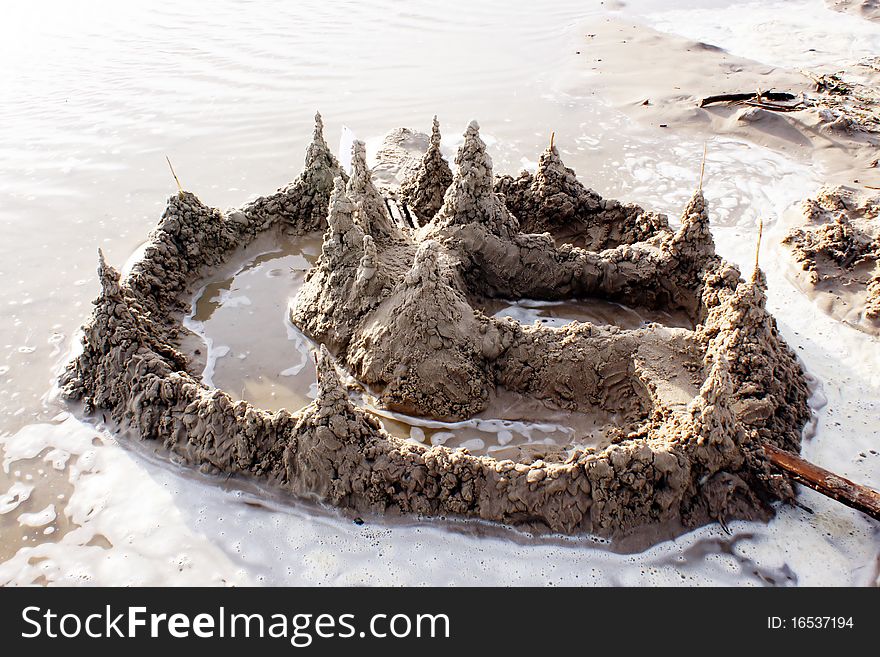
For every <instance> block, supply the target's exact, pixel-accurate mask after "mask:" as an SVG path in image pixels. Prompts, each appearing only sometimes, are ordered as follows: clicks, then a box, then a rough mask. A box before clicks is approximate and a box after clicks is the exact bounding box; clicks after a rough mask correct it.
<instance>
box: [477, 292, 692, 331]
mask: <svg viewBox="0 0 880 657" xmlns="http://www.w3.org/2000/svg"><path fill="white" fill-rule="evenodd" d="M480 309H481V310H482V311H483V312H484V313H485V314H487V315H489V316H492V317H499V318H500V317H512V318H513V319H515V320H516V321H518V322H519V323H520V324H534V323H535V322H538V323H540V324H544V325H546V326H551V327H554V328H555V327H559V326H565V325H566V324H571V323H572V322H589V323H591V324H596V325H600V326H617V327H619V328H622V329H638V328H644V327H645V326H647V325H648V324H651V323H657V324H663V325H664V326H670V327H676V328H685V329H689V330H693V329H694V323H693V321H692V320H691V318H690V317H689V316H688V314H687V313H685V312H683V311H665V310H650V309H647V308H631V307H629V306H625V305H624V304H622V303H615V302H613V301H605V300H604V299H568V300H564V301H542V300H539V299H519V300H517V301H513V300H509V299H488V300H485V301H483V302H482V303H481V304H480Z"/></svg>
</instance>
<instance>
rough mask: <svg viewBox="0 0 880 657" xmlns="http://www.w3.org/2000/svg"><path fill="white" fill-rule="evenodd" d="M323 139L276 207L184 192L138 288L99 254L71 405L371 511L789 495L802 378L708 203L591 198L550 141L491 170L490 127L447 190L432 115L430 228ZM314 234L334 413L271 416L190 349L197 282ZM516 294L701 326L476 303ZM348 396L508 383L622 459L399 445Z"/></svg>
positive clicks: (68, 386)
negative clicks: (235, 259) (605, 322)
mask: <svg viewBox="0 0 880 657" xmlns="http://www.w3.org/2000/svg"><path fill="white" fill-rule="evenodd" d="M320 128H321V126H320V121H318V125H317V127H316V132H315V138H314V141H313V144H312V146H311V147H310V148H309V154H308V156H307V160H306V170H305V171H304V172H303V174H302V175H301V176H300V177H299V178H298V179H297V180H295V181H294V182H293V183H291V184H290V185H288V186H287V187H285V188H284V189H282V190H280V191H279V192H278V193H276V194H275V195H273V196H270V197H267V198H265V199H259V200H258V201H255V202H254V203H252V204H250V205H248V206H246V207H244V208H242V209H241V210H235V211H231V212H227V213H223V212H220V211H218V210H215V209H211V208H208V207H207V206H205V205H203V204H202V203H201V202H200V201H199V200H198V199H197V198H196V197H195V196H193V195H192V194H189V193H185V192H181V193H180V194H179V195H176V196H174V197H172V198H171V199H169V202H168V207H167V209H166V211H165V213H164V215H163V218H162V220H161V221H160V223H159V226H158V227H157V228H156V230H154V231H153V233H152V234H151V236H150V244H149V246H148V248H147V249H146V251H145V253H144V257H143V259H142V260H141V261H140V262H138V263H137V264H135V266H134V267H133V268H132V271H131V273H130V274H129V275H128V276H126V277H125V278H124V279H122V280H120V277H119V275H118V273H116V272H115V271H114V270H113V269H112V268H111V267H109V266H108V265H106V264H105V263H104V262H103V259H102V261H101V263H100V269H99V274H100V277H101V282H102V293H101V295H100V296H99V298H98V299H97V300H96V302H95V310H94V313H93V315H92V317H91V318H90V320H89V321H88V323H87V324H86V325H85V327H84V340H83V343H84V349H83V352H82V354H81V355H80V356H78V357H77V358H76V359H75V360H74V361H73V362H72V363H71V364H70V365H69V367H68V369H67V371H66V373H65V375H64V376H63V378H62V385H63V387H64V390H65V392H66V393H67V395H68V396H69V397H71V398H74V399H82V400H83V401H84V403H85V407H86V409H87V410H91V409H98V408H100V409H103V410H106V411H108V412H109V413H110V414H111V415H112V417H113V418H114V419H115V420H116V421H118V422H120V423H122V424H123V425H125V426H126V427H128V428H130V429H132V430H133V432H134V433H135V435H138V436H139V437H140V438H142V439H151V440H160V441H162V442H163V443H164V444H165V445H166V446H167V447H168V448H170V449H171V450H173V451H175V452H177V453H179V454H181V455H183V456H184V457H185V458H186V459H187V460H189V461H190V462H192V463H194V464H200V465H202V466H203V467H206V468H208V469H211V468H214V469H217V470H219V471H224V472H228V473H242V474H248V475H252V476H258V477H261V478H265V479H267V480H269V481H271V482H273V483H276V484H277V485H279V486H281V487H283V488H286V489H288V490H290V491H292V492H294V493H297V494H302V495H317V496H318V497H319V498H321V499H324V500H327V501H328V502H330V503H332V504H336V505H341V506H345V507H349V508H352V509H356V510H359V511H364V510H371V511H377V512H382V511H387V510H397V511H402V512H410V513H420V514H430V515H445V514H459V515H466V516H474V517H479V518H483V519H487V520H494V521H499V522H504V523H510V524H520V525H527V526H530V527H534V528H540V529H544V530H547V529H549V530H552V531H556V532H566V533H577V532H591V533H594V534H600V535H612V534H619V533H623V532H628V531H631V530H633V529H635V528H637V527H642V526H645V525H653V524H658V523H666V522H683V523H684V524H685V525H694V524H700V523H705V522H707V521H710V520H714V519H718V520H721V521H723V520H725V519H729V518H766V517H768V515H769V514H770V513H771V512H772V509H771V507H770V503H771V502H772V501H774V500H777V499H788V498H790V496H791V495H792V491H791V488H790V486H789V484H788V482H787V481H786V480H785V479H784V478H781V477H779V476H773V475H771V474H770V471H769V466H768V464H767V461H766V458H765V456H764V453H763V451H762V448H761V446H762V445H763V444H764V443H768V442H769V443H772V444H774V445H777V446H780V447H784V448H787V449H793V450H797V449H799V446H800V433H801V429H802V427H803V424H804V422H805V421H806V419H807V416H808V409H807V405H806V397H807V390H806V384H805V381H804V377H803V373H802V371H801V369H800V367H799V365H798V363H797V361H796V359H795V357H794V356H793V355H792V353H791V352H790V350H789V349H788V347H787V346H786V345H785V344H784V343H783V342H782V340H781V338H780V337H779V335H778V333H777V331H776V326H775V322H774V320H773V318H772V317H771V316H770V315H769V314H768V313H767V312H766V310H765V295H764V292H765V288H766V283H765V280H764V278H763V275H762V274H761V273H760V271H757V272H756V274H755V275H754V276H753V277H752V279H751V280H749V281H744V280H742V279H741V277H740V274H739V271H738V270H737V269H736V268H735V267H734V266H733V265H731V264H729V263H727V262H725V261H723V260H722V259H720V258H719V257H718V256H717V255H716V254H715V248H714V243H713V240H712V236H711V232H710V230H709V216H708V211H707V208H706V203H705V199H704V198H703V196H702V194H701V192H699V191H698V192H696V193H695V194H694V196H693V198H692V199H691V201H690V203H689V204H688V206H687V208H686V209H685V212H684V213H683V215H682V218H681V226H680V227H679V228H678V229H677V230H673V229H672V228H670V226H669V225H668V222H667V221H666V219H665V217H661V216H660V215H654V214H652V213H649V212H645V211H643V210H642V209H641V208H638V207H637V206H631V205H621V204H619V203H617V202H615V201H605V200H602V199H600V198H599V197H598V195H596V194H595V193H594V192H591V191H589V190H587V189H585V188H584V187H583V186H582V185H581V184H580V183H579V182H578V181H577V179H576V177H575V175H574V173H573V172H572V171H571V170H570V169H567V168H566V167H565V166H564V165H563V163H562V162H561V160H560V158H559V153H558V151H557V150H556V149H555V148H554V147H553V146H552V145H551V146H550V147H549V148H548V149H547V151H546V152H545V153H544V154H543V155H542V156H541V159H540V164H539V168H538V171H537V172H536V174H535V175H534V176H531V177H529V176H520V177H519V178H516V179H514V178H509V177H501V178H495V177H494V176H493V171H492V162H491V159H490V158H489V155H488V153H487V152H486V149H485V144H484V143H483V142H482V140H481V139H480V136H479V128H478V126H477V124H476V123H471V124H470V125H469V126H468V128H467V131H466V132H465V135H464V137H465V139H464V143H463V144H462V146H461V148H460V150H459V152H458V155H457V157H456V160H455V164H456V172H455V174H454V176H452V177H451V178H450V177H449V176H448V175H447V172H448V169H444V166H445V162H443V161H442V158H440V157H439V128H438V126H437V125H436V124H435V130H434V136H433V138H432V139H431V141H430V143H429V145H428V150H427V153H426V154H425V157H424V158H423V160H422V162H421V164H420V166H418V167H414V168H413V169H412V170H411V171H410V172H408V175H407V176H406V180H405V182H404V184H403V185H402V186H401V190H400V192H399V193H400V198H402V199H405V201H404V204H409V205H410V206H411V207H412V209H413V210H414V212H415V213H416V215H417V216H418V217H419V218H420V219H421V221H420V222H419V223H421V224H423V225H421V226H420V227H412V226H409V225H406V224H404V223H402V222H401V221H400V220H399V218H398V220H397V221H396V220H395V217H394V215H393V214H392V213H391V211H390V210H389V204H388V203H386V202H385V199H384V198H383V195H382V193H381V192H380V191H379V190H378V188H377V187H376V186H375V184H374V183H373V181H372V177H371V174H370V171H369V170H368V169H367V167H366V159H365V157H364V148H363V144H360V143H355V146H354V149H353V161H352V174H351V177H350V178H348V179H347V178H346V176H345V175H344V174H343V173H342V171H341V169H340V168H339V166H338V163H337V162H336V161H335V160H334V159H333V157H332V156H331V155H330V154H329V152H328V151H327V148H326V144H325V143H324V140H323V137H322V136H321V129H320ZM441 192H442V193H441ZM441 199H442V201H441ZM319 217H320V220H319V219H318V218H319ZM319 225H320V226H323V227H325V233H324V238H323V249H322V253H321V256H320V258H319V259H318V261H317V263H316V264H315V266H314V267H313V269H312V270H311V271H310V272H309V274H308V276H307V280H306V281H305V283H304V284H303V287H302V288H301V289H300V291H299V292H298V294H297V296H296V298H295V299H294V300H293V302H292V304H291V309H290V316H291V319H292V321H293V322H294V323H295V324H296V325H297V326H298V327H299V328H300V329H301V330H302V331H303V332H304V333H306V334H307V335H309V336H310V337H311V338H312V339H314V340H315V341H316V342H318V343H320V345H321V346H320V353H319V354H318V356H317V361H318V377H319V394H318V398H317V400H316V401H315V402H314V403H312V404H311V405H309V406H307V407H305V408H303V409H299V410H296V411H295V412H293V411H288V410H280V411H278V412H275V413H269V412H267V411H265V410H262V409H259V408H255V407H253V406H252V405H250V404H249V403H247V402H244V401H238V402H236V401H233V400H232V399H231V398H230V397H229V395H227V394H226V393H225V392H223V391H221V390H216V389H212V388H210V387H208V386H205V385H203V384H202V383H200V382H199V375H198V374H199V373H198V372H195V371H193V370H195V369H196V367H195V365H194V363H193V362H192V361H190V359H188V357H187V356H186V355H185V354H183V353H182V351H181V349H179V348H178V347H179V344H180V336H179V333H180V327H179V321H180V316H181V312H182V308H183V306H184V305H185V302H186V299H187V294H188V293H189V290H190V289H191V287H192V286H193V284H194V283H195V282H196V281H197V280H198V279H199V277H200V276H202V275H203V274H204V273H205V272H206V271H207V269H208V268H209V267H211V266H213V265H215V264H217V263H218V262H222V261H223V260H225V259H226V258H228V257H229V256H230V254H232V253H233V252H234V251H235V250H236V249H238V248H240V247H241V246H243V245H245V244H247V243H249V242H250V241H252V240H253V239H254V238H255V237H256V236H257V235H258V234H260V233H263V232H265V231H267V230H269V229H270V228H276V227H279V226H280V227H283V228H284V229H285V230H288V231H293V232H296V231H301V232H303V233H305V232H307V231H308V230H311V229H313V228H314V227H315V226H319ZM523 227H526V228H528V229H529V230H532V229H535V230H537V229H540V230H542V231H546V232H544V233H541V234H536V233H534V232H524V230H523ZM498 298H502V299H521V298H529V299H539V300H541V299H543V300H554V299H579V300H581V301H580V302H581V303H584V304H589V303H590V300H591V299H601V300H606V301H615V302H620V303H625V304H628V305H630V306H635V307H644V308H652V309H664V310H677V311H682V312H685V313H687V314H688V315H689V316H690V317H691V319H692V321H693V324H694V326H695V328H694V329H693V330H690V329H686V328H680V327H671V326H665V325H661V324H656V323H654V324H647V325H644V326H641V327H639V328H636V329H629V330H625V329H621V328H619V327H617V326H599V325H595V324H592V323H589V322H573V323H570V324H567V325H564V326H559V327H551V326H546V325H541V324H537V323H536V324H533V325H523V324H520V323H519V322H517V321H515V320H514V319H512V318H510V317H502V318H498V317H490V316H487V315H486V314H484V312H482V311H481V310H480V308H481V307H484V304H485V302H486V301H487V300H490V299H498ZM338 368H344V371H345V373H346V375H347V376H346V377H341V376H340V372H339V371H338ZM352 377H354V379H356V380H357V382H358V383H357V384H352V383H343V381H349V380H350V379H351V378H352ZM351 385H362V386H366V387H368V388H369V389H370V390H372V391H374V392H375V394H376V396H377V398H378V400H379V403H380V404H381V405H383V406H385V407H387V408H390V409H398V410H404V411H406V412H407V413H410V414H417V415H424V416H429V417H432V418H468V417H471V416H473V415H474V414H475V413H478V412H479V411H481V410H482V409H485V408H486V407H487V405H488V404H489V403H490V402H491V401H492V400H493V399H495V398H496V397H498V396H500V395H504V394H509V393H512V394H516V395H522V396H523V398H527V399H530V400H537V401H539V402H540V403H541V404H544V405H546V406H547V407H550V408H559V409H569V410H577V411H579V412H585V413H589V412H596V413H601V414H603V417H608V418H613V420H609V422H608V425H607V426H606V428H605V432H606V434H607V436H608V439H609V440H608V441H607V442H606V443H605V444H606V445H608V446H607V447H601V448H587V449H570V450H567V451H561V452H558V453H554V454H552V455H551V454H548V455H545V456H544V458H537V459H535V458H534V457H529V456H527V455H526V454H525V453H524V454H523V456H522V458H521V459H519V460H511V459H507V460H497V459H495V458H492V457H490V456H475V455H473V454H470V453H469V452H468V451H467V450H463V449H455V450H452V449H448V448H446V447H444V446H442V445H437V446H433V447H429V446H427V445H423V444H416V443H413V442H408V441H404V440H401V439H398V438H395V437H393V436H391V435H389V434H388V433H386V432H385V431H384V430H382V429H381V428H380V425H379V422H378V421H377V419H376V417H375V416H374V415H373V414H371V413H370V412H368V411H367V410H365V409H362V408H360V407H358V406H356V405H355V404H354V403H353V402H352V397H351V391H350V389H349V388H350V386H351ZM608 443H610V444H608Z"/></svg>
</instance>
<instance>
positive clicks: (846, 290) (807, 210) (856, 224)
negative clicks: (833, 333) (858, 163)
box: [783, 187, 880, 334]
mask: <svg viewBox="0 0 880 657" xmlns="http://www.w3.org/2000/svg"><path fill="white" fill-rule="evenodd" d="M799 219H800V224H801V225H798V226H797V227H795V228H793V229H792V230H790V231H789V233H788V235H787V236H786V237H785V239H784V240H783V243H784V244H785V245H786V246H788V247H789V249H790V250H791V253H792V256H793V257H794V260H795V262H796V263H797V265H798V267H799V270H800V271H799V272H798V277H799V278H801V279H803V280H804V281H805V283H806V284H807V286H808V287H809V288H810V289H812V290H813V291H815V292H816V293H817V294H819V295H820V296H821V297H822V298H824V299H825V300H827V305H828V306H829V307H830V309H831V312H832V314H834V315H841V316H843V318H845V319H847V320H848V321H850V322H851V323H852V324H853V325H854V326H856V327H857V328H860V329H862V330H865V331H868V332H870V333H875V334H876V333H880V195H878V194H873V195H872V194H868V193H866V192H859V191H857V190H855V189H853V188H848V187H834V188H826V189H823V190H821V191H820V192H819V194H817V195H816V198H811V199H807V200H806V201H804V202H803V203H802V204H801V215H800V217H799Z"/></svg>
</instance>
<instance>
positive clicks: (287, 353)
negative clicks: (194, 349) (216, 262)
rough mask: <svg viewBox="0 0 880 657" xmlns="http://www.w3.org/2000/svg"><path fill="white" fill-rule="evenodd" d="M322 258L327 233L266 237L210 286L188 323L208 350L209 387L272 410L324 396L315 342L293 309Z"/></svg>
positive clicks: (201, 294) (195, 304)
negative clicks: (319, 389) (303, 330)
mask: <svg viewBox="0 0 880 657" xmlns="http://www.w3.org/2000/svg"><path fill="white" fill-rule="evenodd" d="M320 252H321V234H320V233H313V234H311V235H307V236H304V237H296V238H292V237H285V236H281V235H271V236H266V237H265V238H264V239H259V240H257V241H256V242H255V243H254V244H252V245H251V246H249V247H248V248H247V249H245V250H244V251H243V252H242V254H241V255H240V257H238V258H233V260H234V262H235V263H236V264H233V265H231V268H227V269H222V270H220V271H218V272H216V273H215V274H214V275H213V276H212V277H210V278H209V280H207V281H205V284H204V286H203V287H202V288H201V289H200V290H198V291H197V292H196V294H195V297H194V299H193V303H192V310H191V312H190V314H189V315H187V316H186V317H185V318H184V321H183V324H184V326H185V327H186V328H188V329H189V330H190V331H192V332H193V333H195V334H197V335H198V336H199V337H201V339H202V341H203V342H204V348H205V349H206V354H205V358H204V360H205V361H206V365H205V370H204V373H203V374H202V381H203V382H204V383H205V384H207V385H210V386H214V387H217V388H220V389H221V390H224V391H226V392H227V393H229V394H230V395H231V396H232V397H233V398H235V399H244V400H246V401H249V402H251V403H252V404H254V405H256V406H259V407H260V408H266V409H269V410H278V409H280V408H286V409H288V410H290V411H295V410H297V409H299V408H302V407H303V406H307V405H308V404H309V403H310V402H311V401H312V400H313V399H314V398H315V397H316V396H317V383H316V373H315V363H314V360H313V358H312V346H311V341H310V340H309V339H308V338H306V337H305V336H304V335H303V334H302V333H300V331H299V329H297V328H296V327H295V326H294V325H293V324H291V322H290V320H289V319H288V316H287V315H288V311H287V306H288V301H289V299H290V298H291V297H292V296H293V295H294V294H296V291H297V290H298V289H299V287H300V286H301V285H302V283H303V279H304V277H305V273H306V272H307V271H308V270H309V269H310V268H311V266H312V264H313V263H314V262H315V260H316V259H317V257H318V255H319V254H320ZM197 355H198V354H197Z"/></svg>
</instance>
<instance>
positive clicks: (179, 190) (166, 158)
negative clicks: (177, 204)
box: [165, 155, 183, 195]
mask: <svg viewBox="0 0 880 657" xmlns="http://www.w3.org/2000/svg"><path fill="white" fill-rule="evenodd" d="M165 161H166V162H168V168H169V169H171V175H172V176H174V182H176V183H177V193H178V195H180V194H183V186H182V185H181V184H180V178H178V177H177V174H176V173H174V167H173V166H171V159H170V158H169V157H168V156H167V155H166V156H165Z"/></svg>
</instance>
